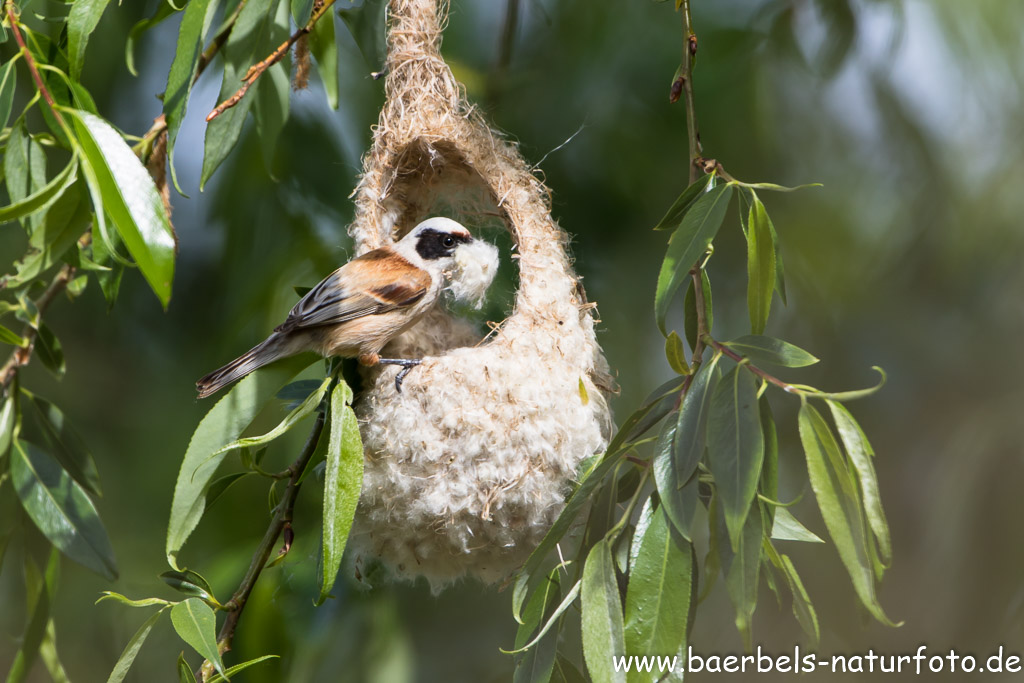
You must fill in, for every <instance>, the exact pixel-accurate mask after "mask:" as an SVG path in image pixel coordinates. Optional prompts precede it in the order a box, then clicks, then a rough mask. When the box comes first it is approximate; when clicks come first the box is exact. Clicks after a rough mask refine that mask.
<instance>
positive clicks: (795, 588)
mask: <svg viewBox="0 0 1024 683" xmlns="http://www.w3.org/2000/svg"><path fill="white" fill-rule="evenodd" d="M781 559H782V568H783V571H784V572H785V574H786V579H787V580H788V581H789V588H790V591H791V592H792V593H793V614H795V615H796V620H797V622H799V624H800V627H801V628H803V630H804V633H806V634H807V635H809V636H810V637H811V638H812V640H813V644H814V645H817V644H818V640H819V639H820V638H821V631H820V630H819V629H818V613H817V612H816V611H815V609H814V603H812V602H811V596H810V595H809V594H808V593H807V589H806V588H804V583H803V581H801V580H800V575H799V574H797V572H796V567H794V566H793V561H792V560H791V559H789V556H787V555H782V556H781Z"/></svg>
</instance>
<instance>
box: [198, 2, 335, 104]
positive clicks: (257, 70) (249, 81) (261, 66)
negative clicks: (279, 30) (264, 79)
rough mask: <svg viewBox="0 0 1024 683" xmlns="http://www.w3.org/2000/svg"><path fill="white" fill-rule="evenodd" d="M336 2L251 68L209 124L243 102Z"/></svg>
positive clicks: (327, 4) (318, 10) (321, 9)
mask: <svg viewBox="0 0 1024 683" xmlns="http://www.w3.org/2000/svg"><path fill="white" fill-rule="evenodd" d="M334 2H335V0H324V3H323V4H322V5H320V6H319V7H317V8H316V9H315V10H314V11H313V15H312V16H311V17H310V18H309V22H307V23H306V25H305V26H303V27H302V28H300V29H298V30H297V31H296V32H295V33H293V34H292V35H291V36H289V38H288V40H286V41H284V42H283V43H281V44H280V45H278V46H277V49H276V50H274V51H273V52H271V53H270V55H268V56H267V58H266V59H264V60H262V61H260V62H257V63H256V64H253V65H252V66H250V67H249V70H248V71H246V72H245V76H243V77H242V87H240V88H239V89H238V90H237V91H235V94H234V95H232V96H231V97H229V98H227V99H226V100H224V101H223V102H221V103H220V104H218V105H217V106H216V107H215V108H214V110H213V111H211V112H210V113H209V114H207V115H206V120H207V122H209V121H213V120H214V119H215V118H217V117H218V116H220V115H221V114H223V113H224V112H226V111H227V110H228V109H231V107H233V106H235V105H236V104H238V103H239V102H241V101H242V98H243V97H245V94H246V93H247V92H249V88H251V87H252V86H253V84H254V83H255V82H256V81H257V80H258V79H259V77H260V76H262V75H263V74H264V72H266V70H267V69H269V68H270V67H272V66H274V65H275V64H277V63H278V62H280V61H281V60H282V59H284V56H285V55H286V54H288V51H289V50H291V49H292V45H294V44H295V43H296V42H297V41H298V40H299V38H301V37H302V36H304V35H306V34H308V33H309V32H310V31H312V30H313V27H314V26H316V22H318V21H320V17H322V16H324V15H325V14H327V10H329V9H330V7H331V5H333V4H334Z"/></svg>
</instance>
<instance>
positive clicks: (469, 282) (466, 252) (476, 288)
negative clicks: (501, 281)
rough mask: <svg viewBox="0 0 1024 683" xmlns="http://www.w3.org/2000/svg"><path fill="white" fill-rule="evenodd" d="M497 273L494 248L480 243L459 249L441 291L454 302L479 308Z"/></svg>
mask: <svg viewBox="0 0 1024 683" xmlns="http://www.w3.org/2000/svg"><path fill="white" fill-rule="evenodd" d="M497 273H498V248H497V247H496V246H494V245H493V244H490V243H489V242H484V241H483V240H473V242H472V243H470V244H466V245H463V246H461V247H459V249H458V250H456V252H455V267H454V268H452V269H451V271H450V272H449V273H446V275H448V277H449V284H448V286H447V287H446V288H445V291H446V292H447V293H448V294H450V295H451V297H452V298H453V299H455V300H456V301H461V302H463V303H467V304H469V305H471V306H472V307H473V308H476V309H479V308H480V307H482V306H483V305H484V300H485V299H486V298H487V289H488V287H490V286H491V283H492V282H494V276H495V275H497Z"/></svg>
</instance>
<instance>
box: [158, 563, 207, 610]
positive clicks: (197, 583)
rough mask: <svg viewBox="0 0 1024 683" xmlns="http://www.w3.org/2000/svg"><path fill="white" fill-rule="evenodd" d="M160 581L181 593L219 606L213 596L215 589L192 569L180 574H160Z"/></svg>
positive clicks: (168, 572) (169, 572)
mask: <svg viewBox="0 0 1024 683" xmlns="http://www.w3.org/2000/svg"><path fill="white" fill-rule="evenodd" d="M160 580H161V581H163V582H164V583H166V584H167V585H168V586H170V587H171V588H173V589H174V590H176V591H178V592H179V593H184V594H185V595H188V596H190V597H193V598H200V599H202V600H206V601H208V602H212V603H214V604H218V603H217V598H215V597H214V596H213V588H211V587H210V584H209V582H208V581H207V580H206V579H204V578H203V577H202V576H201V575H200V574H199V573H197V572H194V571H192V570H191V569H186V570H184V571H180V572H179V571H173V570H172V571H166V572H164V573H162V574H160Z"/></svg>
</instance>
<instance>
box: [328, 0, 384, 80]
mask: <svg viewBox="0 0 1024 683" xmlns="http://www.w3.org/2000/svg"><path fill="white" fill-rule="evenodd" d="M387 6H388V3H387V1H386V0H363V4H362V5H360V6H359V7H346V8H345V9H340V10H338V14H339V15H341V20H342V21H344V22H345V25H346V26H348V30H349V31H351V33H352V38H353V39H354V40H355V41H356V46H357V47H359V51H360V52H361V53H362V54H363V59H365V60H366V65H367V66H368V67H370V72H371V73H380V72H381V71H383V70H384V58H385V56H386V43H385V39H384V34H385V30H386V25H385V15H386V13H387Z"/></svg>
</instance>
